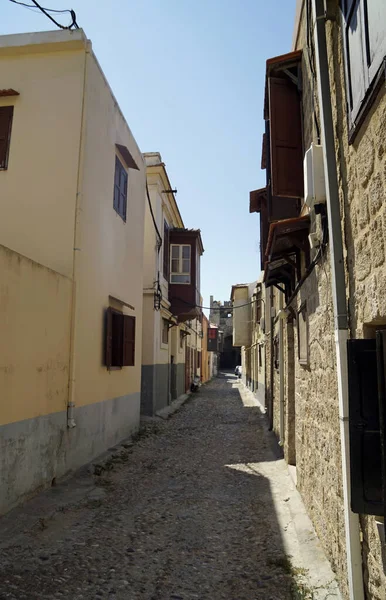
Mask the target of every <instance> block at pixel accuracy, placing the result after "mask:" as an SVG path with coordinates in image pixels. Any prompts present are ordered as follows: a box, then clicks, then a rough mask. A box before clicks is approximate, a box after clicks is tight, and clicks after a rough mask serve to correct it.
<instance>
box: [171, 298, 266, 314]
mask: <svg viewBox="0 0 386 600" xmlns="http://www.w3.org/2000/svg"><path fill="white" fill-rule="evenodd" d="M178 300H179V302H183V303H184V304H187V305H188V306H190V307H191V308H200V309H204V310H212V311H214V310H223V311H228V312H232V311H233V310H235V309H236V308H242V307H243V306H251V305H252V304H255V303H256V300H252V301H251V302H246V303H245V304H238V305H237V306H201V305H200V304H192V303H191V302H188V301H187V300H183V299H182V298H178Z"/></svg>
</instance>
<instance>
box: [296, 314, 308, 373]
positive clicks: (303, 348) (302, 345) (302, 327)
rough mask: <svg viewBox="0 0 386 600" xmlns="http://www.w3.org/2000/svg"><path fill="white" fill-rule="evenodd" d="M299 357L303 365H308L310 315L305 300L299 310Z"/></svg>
mask: <svg viewBox="0 0 386 600" xmlns="http://www.w3.org/2000/svg"><path fill="white" fill-rule="evenodd" d="M298 358H299V362H300V364H301V365H308V315H307V304H306V302H304V303H303V304H302V305H301V307H300V310H299V312H298Z"/></svg>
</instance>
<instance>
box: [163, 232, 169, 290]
mask: <svg viewBox="0 0 386 600" xmlns="http://www.w3.org/2000/svg"><path fill="white" fill-rule="evenodd" d="M163 247H164V248H163V275H164V277H165V279H166V280H167V281H169V262H170V261H169V225H168V222H167V221H166V220H164V239H163Z"/></svg>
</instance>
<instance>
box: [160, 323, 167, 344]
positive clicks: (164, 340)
mask: <svg viewBox="0 0 386 600" xmlns="http://www.w3.org/2000/svg"><path fill="white" fill-rule="evenodd" d="M161 339H162V343H163V344H168V343H169V321H168V320H167V319H162V338H161Z"/></svg>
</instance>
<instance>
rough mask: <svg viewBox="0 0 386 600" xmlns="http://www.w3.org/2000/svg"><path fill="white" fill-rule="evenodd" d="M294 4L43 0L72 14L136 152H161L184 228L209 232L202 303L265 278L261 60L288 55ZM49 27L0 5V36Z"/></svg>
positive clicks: (275, 0)
mask: <svg viewBox="0 0 386 600" xmlns="http://www.w3.org/2000/svg"><path fill="white" fill-rule="evenodd" d="M24 1H25V2H26V3H29V0H24ZM295 3H296V0H269V1H267V0H196V1H195V2H194V1H192V0H146V1H145V0H63V1H61V2H57V0H46V1H45V2H44V3H43V2H42V4H43V6H48V7H50V8H73V9H74V10H75V11H76V14H77V21H78V24H79V26H80V27H82V28H83V29H84V30H85V32H86V35H87V36H88V37H89V38H90V39H91V40H92V42H93V49H94V52H95V53H96V56H97V58H98V60H99V62H100V64H101V66H102V68H103V70H104V73H105V75H106V77H107V79H108V81H109V82H110V85H111V87H112V89H113V91H114V94H115V96H116V98H117V100H118V102H119V104H120V106H121V108H122V111H123V113H124V115H125V117H126V119H127V122H128V124H129V126H130V128H131V130H132V132H133V134H134V136H135V138H136V140H137V142H138V145H139V147H140V148H141V150H142V152H152V151H159V152H160V153H161V155H162V159H163V161H164V162H165V163H166V168H167V171H168V174H169V178H170V181H171V183H172V186H173V187H175V188H177V190H178V193H177V196H176V198H177V202H178V204H179V207H180V211H181V214H182V217H183V219H184V222H185V226H186V227H189V228H191V227H192V228H199V229H201V232H202V238H203V243H204V247H205V253H204V255H203V257H202V262H201V267H202V274H201V286H202V295H203V297H204V304H205V305H206V306H207V305H208V303H209V296H210V295H211V294H212V295H214V296H215V298H216V299H217V300H227V299H229V294H230V288H231V286H232V284H234V283H244V282H250V281H254V280H255V279H257V278H258V277H259V274H260V267H259V250H258V248H259V218H258V216H257V215H256V214H252V215H250V214H249V192H250V190H253V189H257V188H259V187H262V186H263V185H264V184H265V172H264V171H262V170H261V169H260V159H261V139H262V133H263V125H264V122H263V108H262V106H263V96H264V75H265V61H266V59H267V58H269V57H272V56H276V55H278V54H284V53H285V52H289V51H290V50H291V40H292V31H293V26H294V18H295ZM59 18H61V22H63V24H67V23H68V22H69V17H68V15H67V16H66V15H64V16H63V15H59V16H58V19H59ZM49 29H55V26H54V25H53V24H51V22H50V21H49V20H48V19H47V18H46V17H45V16H44V15H42V14H41V13H35V12H34V11H32V10H28V9H27V8H24V7H22V6H18V5H15V4H13V3H11V2H9V0H0V34H9V33H21V32H26V31H46V30H49Z"/></svg>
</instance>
